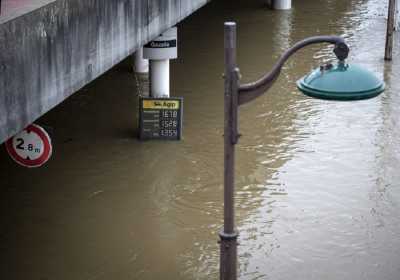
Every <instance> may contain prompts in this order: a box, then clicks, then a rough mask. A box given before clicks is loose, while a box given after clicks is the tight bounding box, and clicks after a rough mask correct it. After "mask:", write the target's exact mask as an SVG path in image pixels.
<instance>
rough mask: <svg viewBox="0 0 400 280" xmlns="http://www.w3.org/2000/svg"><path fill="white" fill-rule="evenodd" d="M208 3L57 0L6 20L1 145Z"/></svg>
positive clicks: (0, 57) (1, 53) (0, 68)
mask: <svg viewBox="0 0 400 280" xmlns="http://www.w3.org/2000/svg"><path fill="white" fill-rule="evenodd" d="M208 1H209V0H84V1H83V0H57V1H54V2H51V3H49V4H48V5H46V6H43V7H41V8H39V9H36V10H34V11H33V12H30V13H27V14H24V15H21V16H18V17H16V18H13V19H11V20H7V21H5V22H4V21H3V22H0V143H2V142H4V141H5V140H7V138H8V137H10V136H12V135H13V134H15V133H17V132H19V131H20V130H22V129H23V128H24V127H25V126H26V125H28V124H30V123H32V122H34V121H35V120H36V119H37V118H39V117H40V116H41V115H43V114H44V113H46V112H47V111H49V110H50V109H51V108H53V107H54V106H56V105H57V104H59V103H60V102H61V101H63V100H64V99H65V98H67V97H68V96H69V95H71V94H72V93H74V92H75V91H77V90H78V89H80V88H81V87H83V86H84V85H85V84H87V83H89V82H90V81H92V80H93V79H95V78H96V77H98V76H99V75H100V74H102V73H104V72H105V71H107V70H108V69H110V68H111V67H112V66H113V65H115V64H117V63H118V62H120V61H121V60H122V59H124V58H125V57H127V56H128V55H130V54H131V53H132V52H134V51H135V50H136V49H137V48H138V47H140V46H141V45H143V44H144V43H146V42H148V41H150V40H151V39H153V38H154V37H155V36H157V35H158V34H160V33H161V32H163V31H164V30H165V29H167V28H168V27H170V26H172V25H175V24H176V23H177V22H179V21H180V20H182V19H183V18H185V17H187V16H188V15H190V14H191V13H192V12H194V11H195V10H197V9H199V8H200V7H201V6H203V5H204V4H206V3H207V2H208ZM71 117H73V116H71Z"/></svg>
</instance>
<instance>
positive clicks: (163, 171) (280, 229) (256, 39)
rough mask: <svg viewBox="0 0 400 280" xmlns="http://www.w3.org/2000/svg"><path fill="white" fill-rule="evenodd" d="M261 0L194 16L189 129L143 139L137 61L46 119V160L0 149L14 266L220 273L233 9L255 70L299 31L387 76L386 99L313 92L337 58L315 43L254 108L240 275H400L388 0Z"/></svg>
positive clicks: (105, 272)
mask: <svg viewBox="0 0 400 280" xmlns="http://www.w3.org/2000/svg"><path fill="white" fill-rule="evenodd" d="M261 2H262V1H256V0H254V1H249V0H242V1H214V2H212V3H210V4H209V5H208V6H206V7H205V8H203V9H202V10H200V11H199V12H197V13H196V14H195V15H193V16H191V17H190V18H188V19H187V20H185V21H184V22H182V23H181V24H180V25H179V37H180V42H179V43H180V45H179V59H178V60H176V61H173V62H172V64H171V76H172V80H171V86H172V89H171V92H172V95H174V96H182V97H184V99H185V104H184V106H185V108H184V133H183V135H184V139H183V140H182V141H180V142H161V141H147V142H140V141H138V140H137V139H136V133H137V118H136V116H137V94H138V91H137V87H136V82H135V79H134V76H133V74H132V73H131V71H130V65H129V60H126V61H124V62H122V63H121V64H120V65H118V66H116V67H115V68H113V69H112V70H110V71H109V72H108V73H106V74H105V75H103V76H102V77H100V78H99V79H97V80H96V81H94V82H93V83H91V84H90V85H88V86H86V87H85V88H84V89H82V90H81V91H79V92H77V93H76V94H75V95H73V96H72V97H71V98H69V99H68V100H66V101H65V102H64V103H63V104H61V105H59V106H58V107H56V108H55V109H54V110H52V111H51V112H49V113H48V114H46V115H45V116H44V117H42V118H41V119H40V120H39V121H38V122H37V123H38V124H41V125H43V126H45V127H46V128H47V130H48V131H49V133H50V134H51V136H52V139H53V142H54V155H53V158H52V159H51V160H50V162H49V163H48V164H47V165H46V166H44V167H42V168H38V169H32V170H29V169H25V168H22V167H19V166H17V165H16V164H15V163H14V162H13V161H12V160H11V159H10V158H9V157H8V155H7V154H6V152H5V149H4V147H1V151H0V170H1V173H0V179H1V192H2V195H1V203H0V209H1V220H0V225H1V230H0V244H1V245H0V267H1V279H9V280H11V279H12V280H20V279H21V280H28V279H29V280H45V279H46V280H72V279H73V280H106V279H107V280H111V279H112V280H128V279H145V280H147V279H217V278H218V259H219V248H218V244H217V240H218V231H219V230H220V228H221V226H222V191H223V190H222V185H223V182H222V173H223V167H222V166H223V161H222V159H223V154H222V151H223V146H222V143H223V140H222V125H223V98H222V97H223V88H222V86H223V81H222V78H221V73H222V72H223V22H224V21H225V20H235V21H237V23H238V40H239V44H238V46H239V59H238V60H239V66H240V68H241V72H242V75H243V81H244V82H247V81H251V80H254V79H256V78H258V77H259V76H260V75H261V74H262V73H264V72H265V71H266V70H268V69H269V68H270V67H271V66H272V65H273V63H274V61H276V59H277V58H278V57H279V55H280V54H281V53H282V52H283V50H285V49H286V48H287V47H289V46H291V45H292V44H294V43H295V42H296V41H298V40H300V39H302V38H305V37H307V36H312V35H322V34H324V35H331V34H338V35H342V36H344V37H345V38H347V40H348V42H349V44H350V46H351V57H350V61H351V62H354V63H358V64H361V65H364V66H366V67H368V68H369V69H371V70H372V71H374V72H375V73H376V74H377V75H378V76H379V77H382V78H384V79H385V82H386V83H387V90H386V91H385V92H384V93H383V94H382V95H381V96H380V97H378V98H376V99H373V100H366V101H359V102H353V103H346V102H329V101H320V100H313V99H310V98H308V97H305V96H302V95H300V94H298V93H297V90H296V87H295V84H294V82H295V81H296V80H297V79H298V78H300V77H301V76H302V75H304V74H305V73H307V72H308V71H309V70H311V69H312V68H313V67H316V66H318V65H320V64H321V63H325V62H327V61H330V60H333V56H332V54H331V50H332V49H331V48H330V47H327V46H325V45H321V46H312V47H309V48H307V49H305V50H303V51H301V52H299V53H298V54H297V55H296V56H294V57H293V58H292V59H291V60H290V61H289V63H287V64H286V66H285V69H284V71H283V72H282V75H281V77H280V79H279V80H278V81H277V83H276V84H275V86H274V87H273V88H272V89H271V90H270V91H269V93H268V94H267V95H265V96H263V97H261V98H259V99H258V100H256V101H254V102H253V103H251V104H248V105H246V106H244V107H243V108H241V109H240V131H241V133H242V134H243V137H242V138H241V139H240V143H239V145H238V147H237V161H236V167H237V168H236V178H237V186H236V187H237V192H236V207H237V213H236V214H237V224H238V229H239V231H240V247H239V263H240V265H239V271H240V272H239V274H240V279H243V280H244V279H246V280H247V279H248V280H255V279H274V280H275V279H282V280H284V279H285V280H289V279H307V280H309V279H324V280H327V279H335V280H339V279H340V280H343V279H366V280H375V279H385V280H398V279H400V215H399V213H400V171H399V170H400V123H399V119H400V96H399V91H400V61H399V44H398V41H399V39H398V38H396V40H397V41H396V44H395V54H394V61H393V62H392V63H385V62H384V61H383V54H384V43H385V38H384V35H385V15H386V9H387V6H386V4H382V1H379V0H335V1H334V0H303V1H293V2H294V3H293V6H294V7H293V9H292V10H291V11H270V10H268V9H266V8H265V7H263V5H262V4H261ZM385 3H386V2H385Z"/></svg>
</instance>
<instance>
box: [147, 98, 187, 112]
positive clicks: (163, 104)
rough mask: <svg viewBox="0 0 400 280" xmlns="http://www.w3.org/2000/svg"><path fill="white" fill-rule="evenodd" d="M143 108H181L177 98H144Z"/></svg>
mask: <svg viewBox="0 0 400 280" xmlns="http://www.w3.org/2000/svg"><path fill="white" fill-rule="evenodd" d="M143 109H167V110H179V101H177V100H162V99H160V100H143Z"/></svg>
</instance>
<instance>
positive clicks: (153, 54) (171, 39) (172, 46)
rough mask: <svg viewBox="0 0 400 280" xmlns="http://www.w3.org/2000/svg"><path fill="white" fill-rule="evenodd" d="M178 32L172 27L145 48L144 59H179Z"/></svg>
mask: <svg viewBox="0 0 400 280" xmlns="http://www.w3.org/2000/svg"><path fill="white" fill-rule="evenodd" d="M177 37H178V32H177V28H176V27H172V28H170V29H168V30H167V31H165V32H164V33H163V34H161V35H160V36H158V37H157V38H155V39H154V40H153V41H151V42H150V43H148V44H146V45H144V47H143V58H145V59H151V60H164V59H175V58H177V57H178V49H177V45H178V40H177Z"/></svg>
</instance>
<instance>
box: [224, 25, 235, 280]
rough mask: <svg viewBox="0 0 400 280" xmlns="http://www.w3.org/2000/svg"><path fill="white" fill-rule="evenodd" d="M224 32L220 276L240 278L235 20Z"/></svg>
mask: <svg viewBox="0 0 400 280" xmlns="http://www.w3.org/2000/svg"><path fill="white" fill-rule="evenodd" d="M224 34H225V39H224V41H225V43H224V44H225V92H224V102H225V106H224V112H225V119H224V228H223V230H222V231H221V232H220V234H219V236H220V239H221V240H220V245H221V259H220V279H221V280H236V279H237V272H236V271H237V237H238V234H237V231H236V230H235V211H234V206H235V200H234V192H235V180H234V170H235V169H234V164H235V144H236V143H237V140H238V132H237V114H238V85H239V75H238V70H237V68H236V23H233V22H226V23H225V25H224Z"/></svg>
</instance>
